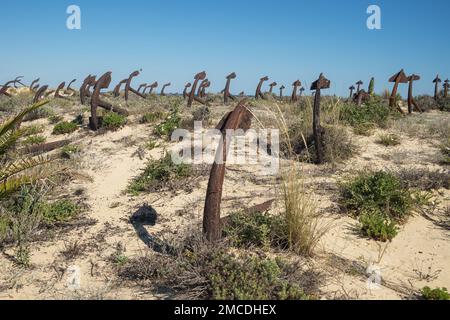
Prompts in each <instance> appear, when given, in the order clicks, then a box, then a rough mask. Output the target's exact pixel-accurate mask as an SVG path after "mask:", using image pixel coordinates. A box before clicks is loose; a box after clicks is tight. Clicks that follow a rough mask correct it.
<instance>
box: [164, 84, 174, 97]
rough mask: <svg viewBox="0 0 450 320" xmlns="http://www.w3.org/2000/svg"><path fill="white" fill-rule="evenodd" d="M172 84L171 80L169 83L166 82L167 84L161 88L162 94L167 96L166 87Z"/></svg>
mask: <svg viewBox="0 0 450 320" xmlns="http://www.w3.org/2000/svg"><path fill="white" fill-rule="evenodd" d="M171 85H172V84H171V83H170V82H169V83H166V84H165V85H163V87H162V89H161V96H163V97H164V96H165V95H166V94H165V93H164V90H166V88H167V87H170V86H171Z"/></svg>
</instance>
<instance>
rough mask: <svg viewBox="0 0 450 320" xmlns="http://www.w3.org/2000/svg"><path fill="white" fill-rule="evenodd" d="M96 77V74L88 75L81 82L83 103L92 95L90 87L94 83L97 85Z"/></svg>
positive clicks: (81, 99)
mask: <svg viewBox="0 0 450 320" xmlns="http://www.w3.org/2000/svg"><path fill="white" fill-rule="evenodd" d="M95 78H96V76H93V75H88V76H87V77H86V78H85V79H84V80H83V83H82V84H81V87H80V101H81V104H83V105H84V104H86V99H87V98H88V97H90V96H91V93H90V91H89V88H90V87H91V86H93V85H95Z"/></svg>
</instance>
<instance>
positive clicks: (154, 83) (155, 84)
mask: <svg viewBox="0 0 450 320" xmlns="http://www.w3.org/2000/svg"><path fill="white" fill-rule="evenodd" d="M158 86H159V84H158V82H157V81H155V82H153V83H152V84H151V85H150V86H149V87H148V88H149V89H150V91H149V93H148V94H152V93H153V90H155V89H156V88H158Z"/></svg>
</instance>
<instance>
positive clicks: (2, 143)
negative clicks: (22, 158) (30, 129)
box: [0, 130, 22, 156]
mask: <svg viewBox="0 0 450 320" xmlns="http://www.w3.org/2000/svg"><path fill="white" fill-rule="evenodd" d="M21 136H22V132H21V131H19V130H15V131H7V132H6V133H5V134H3V135H2V136H0V156H1V155H4V154H5V153H6V152H7V151H8V149H10V148H11V147H12V146H13V145H15V144H16V142H17V140H18V139H19V138H20V137H21Z"/></svg>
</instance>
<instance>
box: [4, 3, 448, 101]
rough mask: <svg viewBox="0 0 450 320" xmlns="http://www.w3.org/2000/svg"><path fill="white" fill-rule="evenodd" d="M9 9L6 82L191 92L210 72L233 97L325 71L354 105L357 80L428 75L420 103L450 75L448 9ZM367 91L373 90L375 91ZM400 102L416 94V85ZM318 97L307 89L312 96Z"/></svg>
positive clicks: (420, 85) (419, 89) (383, 84)
mask: <svg viewBox="0 0 450 320" xmlns="http://www.w3.org/2000/svg"><path fill="white" fill-rule="evenodd" d="M71 4H76V5H78V6H80V8H81V13H82V17H81V20H82V29H81V30H68V29H67V28H66V19H67V17H68V15H67V14H66V9H67V7H68V6H69V5H71ZM371 4H376V5H378V6H380V7H381V10H382V11H381V12H382V30H369V29H367V27H366V20H367V18H368V16H369V15H368V14H367V13H366V10H367V7H368V6H369V5H371ZM2 6H3V7H2V10H1V11H0V29H1V30H2V31H3V32H2V45H1V48H0V61H2V63H1V64H0V83H3V82H6V81H7V80H9V78H14V77H15V76H16V75H24V76H25V82H26V83H29V82H30V81H31V80H33V79H34V78H37V77H41V84H43V83H44V82H45V83H48V84H50V85H52V86H55V85H57V84H58V83H59V82H61V81H70V80H71V79H72V78H77V79H79V80H78V82H77V84H76V86H78V85H79V83H80V80H81V79H82V78H84V77H85V76H86V75H87V74H89V73H92V74H98V75H100V74H102V73H104V72H106V71H112V72H113V84H115V83H116V82H117V81H119V80H121V79H122V78H125V77H126V75H127V74H129V73H130V72H131V71H134V70H136V69H141V68H142V69H143V72H142V74H141V76H140V77H139V78H138V79H137V80H136V84H135V86H136V85H137V84H138V83H141V82H149V83H150V82H153V81H155V80H157V81H158V82H159V83H160V84H162V83H165V82H169V81H171V82H172V84H173V85H172V87H171V88H170V90H168V91H171V92H179V91H181V90H182V88H183V86H184V84H185V83H186V82H187V81H191V80H192V77H193V75H194V74H195V73H197V72H198V71H202V70H206V71H207V73H208V78H209V79H210V80H211V82H212V87H211V89H212V90H213V91H220V90H221V89H223V87H224V84H225V76H226V75H227V74H228V73H230V72H232V71H234V72H236V73H237V75H238V78H237V79H236V80H235V81H234V82H233V84H232V91H233V92H234V93H238V92H240V91H242V90H245V92H246V93H248V94H252V93H254V90H255V87H256V85H257V82H258V80H259V78H260V77H262V76H265V75H268V76H269V77H270V80H273V81H277V82H278V83H279V84H284V85H285V86H286V87H288V86H289V88H290V85H291V84H292V82H294V81H295V80H296V79H300V80H301V81H302V82H303V83H304V84H306V85H309V84H310V83H311V82H312V81H313V80H315V79H316V78H317V77H318V75H319V73H320V72H324V73H325V76H326V77H327V78H329V79H330V80H331V81H332V88H331V89H330V90H328V93H330V94H334V93H335V94H339V95H347V94H348V90H347V88H348V87H349V86H350V85H351V84H352V83H354V82H356V81H357V80H359V79H362V80H363V81H364V82H365V85H366V84H367V83H368V81H369V79H370V77H371V76H374V77H375V78H376V89H377V91H379V92H381V91H383V90H384V89H385V88H390V87H391V85H390V84H389V83H388V82H387V79H388V78H389V77H390V76H391V75H392V74H394V73H395V72H397V71H398V70H399V69H401V68H404V69H405V71H406V73H408V74H411V73H416V74H419V75H421V76H422V80H421V81H419V82H417V85H416V88H415V93H416V94H420V93H429V94H432V93H433V84H432V83H431V81H432V79H433V78H434V76H435V75H436V73H438V72H439V73H440V75H441V78H447V77H450V59H449V55H450V42H449V38H450V37H449V36H448V35H449V31H448V30H449V26H448V21H450V1H448V0H431V1H430V0H395V1H394V0H385V1H378V0H371V1H366V0H342V1H333V0H315V1H306V0H280V1H273V0H272V1H266V0H259V1H256V0H240V1H238V0H228V1H225V0H214V1H207V0H197V1H192V2H189V1H185V0H128V1H106V0H95V1H92V0H90V1H87V0H71V1H66V0H58V1H56V0H53V1H50V0H40V1H31V0H28V1H26V0H22V1H8V2H6V1H4V2H3V3H2ZM365 85H364V86H365ZM404 87H405V88H402V93H403V94H404V93H405V92H406V86H404ZM308 89H309V88H308Z"/></svg>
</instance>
